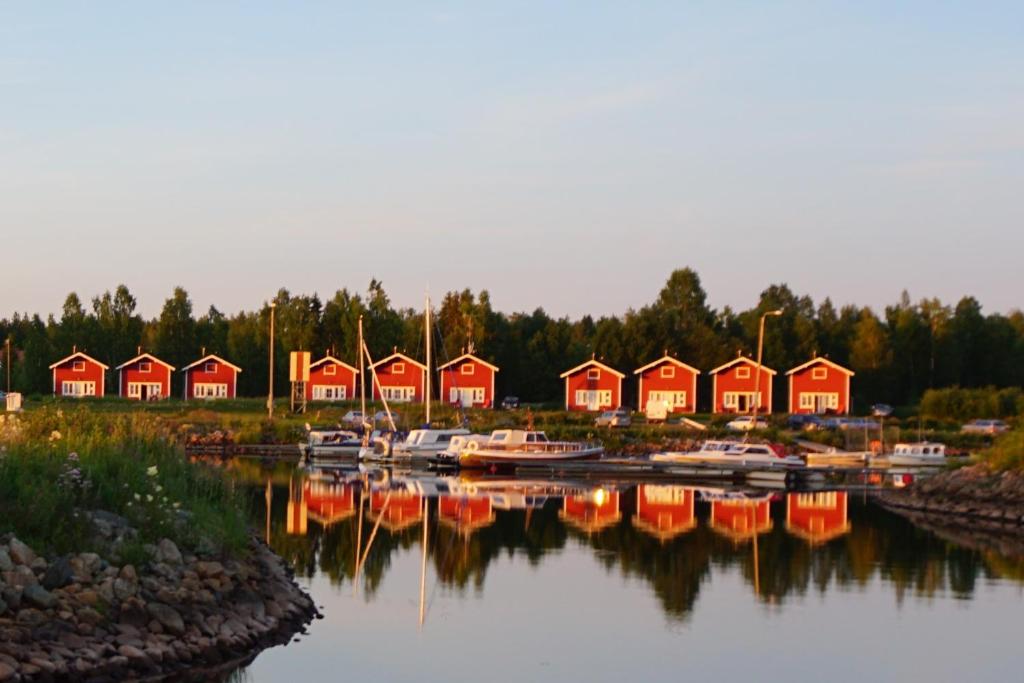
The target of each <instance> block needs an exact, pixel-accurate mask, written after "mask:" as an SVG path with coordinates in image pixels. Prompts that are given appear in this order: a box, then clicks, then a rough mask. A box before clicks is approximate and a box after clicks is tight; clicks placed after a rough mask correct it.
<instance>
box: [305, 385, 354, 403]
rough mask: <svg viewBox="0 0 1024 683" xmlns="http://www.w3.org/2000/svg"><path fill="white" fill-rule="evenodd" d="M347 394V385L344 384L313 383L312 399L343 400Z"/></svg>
mask: <svg viewBox="0 0 1024 683" xmlns="http://www.w3.org/2000/svg"><path fill="white" fill-rule="evenodd" d="M347 395H348V387H346V386H345V385H344V384H340V385H333V384H314V385H313V400H314V401H344V400H345V398H346V397H347Z"/></svg>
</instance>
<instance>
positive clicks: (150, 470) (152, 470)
mask: <svg viewBox="0 0 1024 683" xmlns="http://www.w3.org/2000/svg"><path fill="white" fill-rule="evenodd" d="M158 473H159V470H158V469H157V466H156V465H152V466H150V467H147V468H146V476H147V477H155V476H156V475H157V474H158Z"/></svg>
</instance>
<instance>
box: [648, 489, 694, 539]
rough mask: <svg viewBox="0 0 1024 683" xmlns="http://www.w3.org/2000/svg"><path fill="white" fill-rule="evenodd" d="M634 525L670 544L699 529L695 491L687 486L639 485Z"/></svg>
mask: <svg viewBox="0 0 1024 683" xmlns="http://www.w3.org/2000/svg"><path fill="white" fill-rule="evenodd" d="M633 526H635V527H636V528H637V529H640V530H641V531H644V532H646V533H648V534H650V535H651V536H654V537H655V538H657V539H658V540H661V541H667V540H669V539H670V538H675V537H676V536H678V535H679V534H683V533H686V532H687V531H691V530H693V529H695V528H696V527H697V516H696V514H694V491H693V489H692V488H688V487H686V486H673V485H665V484H640V486H638V487H637V491H636V515H634V517H633Z"/></svg>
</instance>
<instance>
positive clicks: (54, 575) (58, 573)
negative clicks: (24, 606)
mask: <svg viewBox="0 0 1024 683" xmlns="http://www.w3.org/2000/svg"><path fill="white" fill-rule="evenodd" d="M73 580H74V571H73V570H72V568H71V562H70V561H69V560H68V558H67V557H58V558H57V559H56V560H54V561H53V562H51V563H50V566H49V567H47V568H46V573H45V574H43V580H42V584H43V588H45V589H47V590H51V591H52V590H54V589H57V588H64V586H67V585H68V584H70V583H71V582H72V581H73Z"/></svg>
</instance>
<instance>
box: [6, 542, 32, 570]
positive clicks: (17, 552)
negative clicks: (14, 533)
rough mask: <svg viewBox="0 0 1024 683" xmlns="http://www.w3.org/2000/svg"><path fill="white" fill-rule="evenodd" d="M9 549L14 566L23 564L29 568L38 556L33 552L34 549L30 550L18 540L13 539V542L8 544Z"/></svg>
mask: <svg viewBox="0 0 1024 683" xmlns="http://www.w3.org/2000/svg"><path fill="white" fill-rule="evenodd" d="M7 548H8V552H9V553H10V555H11V559H12V560H13V561H14V564H22V565H25V566H26V567H29V566H31V565H32V563H33V562H35V561H36V554H35V553H34V552H33V551H32V548H29V547H28V546H27V545H25V544H24V543H22V542H21V541H19V540H18V539H16V538H12V539H11V542H10V543H8V544H7Z"/></svg>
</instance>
